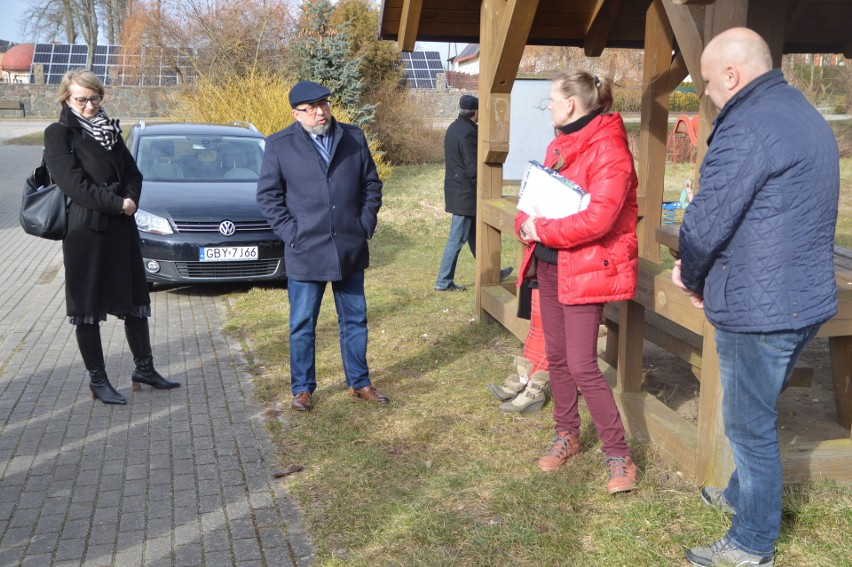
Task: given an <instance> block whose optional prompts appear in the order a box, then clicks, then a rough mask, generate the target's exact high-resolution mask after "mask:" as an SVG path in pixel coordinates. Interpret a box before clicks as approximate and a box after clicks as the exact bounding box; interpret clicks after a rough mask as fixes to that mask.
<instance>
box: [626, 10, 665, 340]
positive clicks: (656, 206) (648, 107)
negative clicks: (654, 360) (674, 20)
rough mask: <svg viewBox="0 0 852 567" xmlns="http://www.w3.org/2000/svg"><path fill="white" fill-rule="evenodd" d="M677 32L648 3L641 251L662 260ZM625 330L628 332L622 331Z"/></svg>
mask: <svg viewBox="0 0 852 567" xmlns="http://www.w3.org/2000/svg"><path fill="white" fill-rule="evenodd" d="M673 44H674V35H673V33H672V28H671V26H670V25H669V21H668V19H667V18H666V13H665V10H664V9H663V7H662V5H661V4H660V1H659V0H654V2H652V3H651V5H650V6H648V11H647V15H646V18H645V60H644V62H643V64H642V113H641V116H642V124H641V129H640V133H639V156H638V158H639V172H638V175H639V192H638V201H639V204H640V207H639V225H638V226H637V227H636V234H637V236H638V238H639V254H640V255H641V256H642V257H643V258H646V259H648V260H651V261H653V262H656V263H659V262H660V246H659V244H657V240H656V237H655V235H654V231H655V230H656V229H657V227H658V226H660V219H661V217H662V209H661V205H662V201H663V188H664V180H665V175H666V141H667V136H668V129H669V128H668V118H669V110H668V103H669V95H670V94H671V90H670V88H669V69H670V68H671V65H672V47H673ZM622 334H624V332H623V331H622Z"/></svg>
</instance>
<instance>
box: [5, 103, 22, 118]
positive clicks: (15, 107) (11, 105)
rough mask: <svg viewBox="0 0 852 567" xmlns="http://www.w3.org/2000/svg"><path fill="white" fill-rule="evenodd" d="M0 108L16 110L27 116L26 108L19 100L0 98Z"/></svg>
mask: <svg viewBox="0 0 852 567" xmlns="http://www.w3.org/2000/svg"><path fill="white" fill-rule="evenodd" d="M0 110H17V111H18V112H20V113H21V114H23V116H24V118H26V117H27V109H26V108H24V103H23V102H22V101H20V100H0Z"/></svg>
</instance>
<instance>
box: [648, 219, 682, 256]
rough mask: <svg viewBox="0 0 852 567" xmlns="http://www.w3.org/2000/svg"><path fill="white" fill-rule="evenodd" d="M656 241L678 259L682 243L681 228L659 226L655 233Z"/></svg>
mask: <svg viewBox="0 0 852 567" xmlns="http://www.w3.org/2000/svg"><path fill="white" fill-rule="evenodd" d="M654 236H655V240H656V241H657V243H658V244H662V245H663V246H665V247H666V248H668V249H669V252H671V254H672V256H674V257H675V258H677V257H678V248H679V246H680V245H679V242H680V226H677V225H673V224H666V225H663V226H658V227H657V228H656V230H655V231H654Z"/></svg>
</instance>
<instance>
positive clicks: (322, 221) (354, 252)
mask: <svg viewBox="0 0 852 567" xmlns="http://www.w3.org/2000/svg"><path fill="white" fill-rule="evenodd" d="M333 132H334V140H333V142H332V146H331V162H330V164H329V165H328V166H326V164H325V162H324V161H323V159H322V158H321V157H320V155H319V151H318V150H317V149H316V146H314V142H313V140H312V139H311V137H310V135H309V134H308V133H307V132H306V131H305V129H304V128H303V127H302V125H301V124H299V123H298V122H294V123H293V124H291V125H290V126H288V127H287V128H285V129H283V130H281V131H279V132H276V133H275V134H272V135H271V136H269V137H268V138H267V139H266V148H265V150H264V152H263V163H262V164H261V166H260V178H259V179H258V182H257V203H258V205H259V206H260V210H261V212H262V213H263V215H264V216H265V217H266V220H267V221H268V222H269V226H271V227H272V230H273V231H275V234H277V235H278V237H279V238H280V239H281V240H283V241H284V264H285V266H286V268H287V276H288V277H290V278H293V279H295V280H299V281H326V282H329V281H340V280H342V279H344V278H346V277H349V276H350V275H352V274H353V273H356V272H360V271H363V270H365V269H366V268H367V266H368V265H369V264H370V254H369V248H368V246H367V240H369V239H370V238H372V236H373V232H375V230H376V223H377V222H378V213H379V208H380V207H381V206H382V182H381V181H380V180H379V175H378V173H377V172H376V164H375V162H374V161H373V157H372V156H371V155H370V148H369V146H368V145H367V139H366V137H365V136H364V132H363V131H361V129H360V128H358V127H357V126H352V125H351V124H342V123H340V122H337V121H334V130H333Z"/></svg>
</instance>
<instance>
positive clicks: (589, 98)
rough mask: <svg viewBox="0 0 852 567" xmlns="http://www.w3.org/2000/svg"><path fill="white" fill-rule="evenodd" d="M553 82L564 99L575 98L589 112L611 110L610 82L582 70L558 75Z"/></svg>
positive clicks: (607, 78) (568, 71)
mask: <svg viewBox="0 0 852 567" xmlns="http://www.w3.org/2000/svg"><path fill="white" fill-rule="evenodd" d="M553 82H554V83H556V84H557V85H559V91H560V92H561V93H562V96H564V97H565V98H568V97H572V96H573V97H575V98H576V99H577V100H578V101H579V102H580V104H582V105H583V107H585V109H586V110H588V111H589V112H594V111H595V110H598V109H601V110H602V112H609V110H610V109H611V108H612V80H611V79H610V78H609V77H598V76H597V75H592V74H591V73H589V72H588V71H583V70H582V69H568V70H566V71H562V72H561V73H559V74H558V75H557V76H556V77H555V78H554V79H553Z"/></svg>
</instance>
